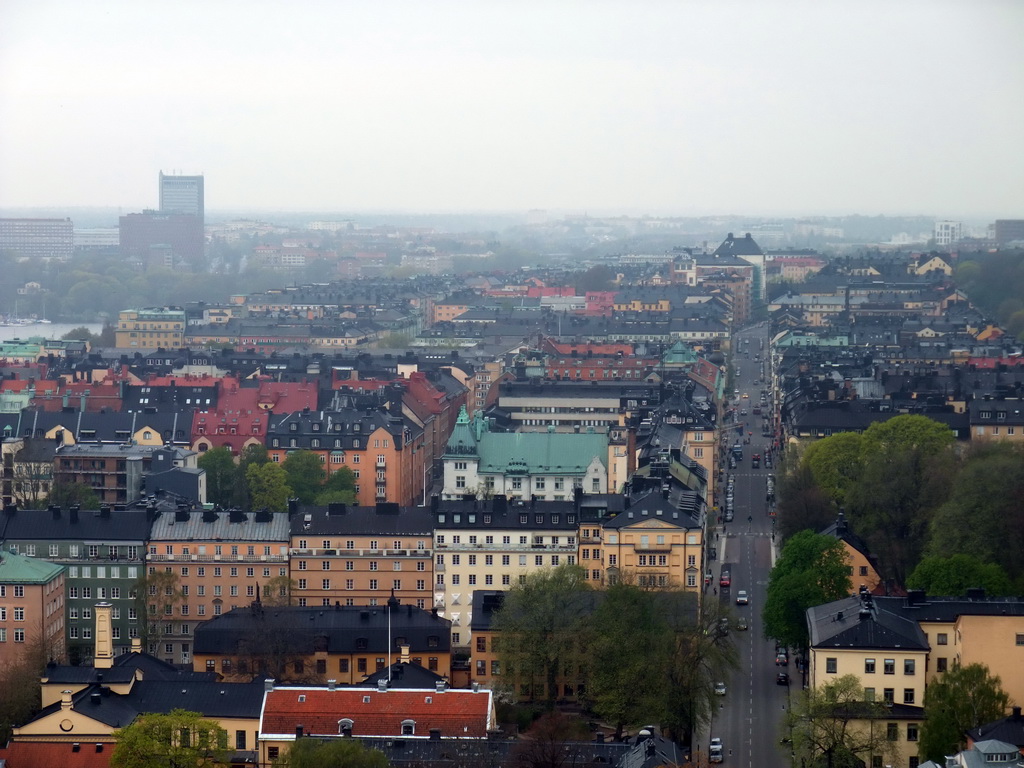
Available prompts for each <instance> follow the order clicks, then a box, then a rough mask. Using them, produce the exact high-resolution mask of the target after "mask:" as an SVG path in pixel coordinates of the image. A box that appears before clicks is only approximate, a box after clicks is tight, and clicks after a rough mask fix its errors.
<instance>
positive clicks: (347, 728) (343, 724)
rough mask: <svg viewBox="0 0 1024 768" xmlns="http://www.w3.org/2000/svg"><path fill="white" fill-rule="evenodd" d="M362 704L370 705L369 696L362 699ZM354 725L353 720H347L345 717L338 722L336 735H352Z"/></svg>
mask: <svg viewBox="0 0 1024 768" xmlns="http://www.w3.org/2000/svg"><path fill="white" fill-rule="evenodd" d="M363 703H364V704H369V703H370V697H369V696H364V697H363ZM354 725H355V721H354V720H349V719H348V718H347V717H343V718H342V719H341V720H339V721H338V733H352V726H354Z"/></svg>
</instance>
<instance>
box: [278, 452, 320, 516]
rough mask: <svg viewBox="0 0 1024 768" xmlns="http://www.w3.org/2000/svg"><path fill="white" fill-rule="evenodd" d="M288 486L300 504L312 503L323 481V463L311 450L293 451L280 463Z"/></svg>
mask: <svg viewBox="0 0 1024 768" xmlns="http://www.w3.org/2000/svg"><path fill="white" fill-rule="evenodd" d="M281 466H282V467H284V471H285V474H287V476H288V487H289V488H291V489H292V493H293V494H294V495H295V496H297V497H298V499H299V502H300V503H302V504H312V503H313V500H314V499H315V498H316V495H317V494H318V493H319V492H320V487H321V485H322V484H323V482H324V476H325V473H324V465H323V462H321V461H320V456H318V455H317V454H316V453H314V452H313V451H293V452H292V453H289V454H288V457H287V458H286V459H285V460H284V463H282V464H281Z"/></svg>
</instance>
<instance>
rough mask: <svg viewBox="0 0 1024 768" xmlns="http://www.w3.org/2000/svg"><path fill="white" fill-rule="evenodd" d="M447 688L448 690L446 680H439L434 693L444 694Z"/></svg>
mask: <svg viewBox="0 0 1024 768" xmlns="http://www.w3.org/2000/svg"><path fill="white" fill-rule="evenodd" d="M445 688H447V685H446V684H445V682H444V680H438V681H437V684H436V685H435V686H434V691H435V692H436V693H444V691H445Z"/></svg>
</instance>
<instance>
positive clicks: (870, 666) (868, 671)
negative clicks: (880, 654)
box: [864, 659, 875, 675]
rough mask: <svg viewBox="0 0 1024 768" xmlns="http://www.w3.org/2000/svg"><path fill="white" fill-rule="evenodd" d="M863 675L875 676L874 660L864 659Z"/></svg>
mask: <svg viewBox="0 0 1024 768" xmlns="http://www.w3.org/2000/svg"><path fill="white" fill-rule="evenodd" d="M864 674H865V675H873V674H875V660H874V659H864Z"/></svg>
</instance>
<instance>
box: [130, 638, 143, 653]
mask: <svg viewBox="0 0 1024 768" xmlns="http://www.w3.org/2000/svg"><path fill="white" fill-rule="evenodd" d="M132 653H142V638H141V637H133V638H132Z"/></svg>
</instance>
